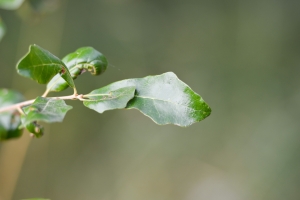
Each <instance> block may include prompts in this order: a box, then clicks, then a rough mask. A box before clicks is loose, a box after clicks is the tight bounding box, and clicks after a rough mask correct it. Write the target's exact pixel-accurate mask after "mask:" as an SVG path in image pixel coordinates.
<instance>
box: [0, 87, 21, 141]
mask: <svg viewBox="0 0 300 200" xmlns="http://www.w3.org/2000/svg"><path fill="white" fill-rule="evenodd" d="M23 100H24V98H23V96H22V95H21V94H20V93H19V92H16V91H13V90H8V89H0V108H2V107H6V106H9V105H12V104H15V103H19V102H21V101H23ZM20 124H21V119H20V115H19V113H18V112H15V111H8V112H3V113H0V140H8V139H11V138H17V137H20V136H21V135H22V130H20V129H19V126H20Z"/></svg>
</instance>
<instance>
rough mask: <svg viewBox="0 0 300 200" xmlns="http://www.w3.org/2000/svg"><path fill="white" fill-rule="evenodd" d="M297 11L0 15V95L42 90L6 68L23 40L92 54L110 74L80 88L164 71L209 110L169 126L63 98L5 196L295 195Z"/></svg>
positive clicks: (216, 6) (287, 7)
mask: <svg viewBox="0 0 300 200" xmlns="http://www.w3.org/2000/svg"><path fill="white" fill-rule="evenodd" d="M299 8H300V1H296V0H294V1H293V0H290V1H289V0H288V1H286V0H252V1H243V0H229V1H222V0H210V1H209V0H98V1H96V0H85V1H80V0H78V1H75V0H73V1H72V0H68V1H67V0H65V1H59V0H56V1H55V0H52V1H51V0H48V1H46V3H45V5H44V7H43V5H40V7H35V8H34V9H32V8H30V7H29V4H28V2H25V4H23V5H22V7H21V8H19V9H18V10H16V11H7V10H0V14H1V17H2V19H3V21H4V22H5V24H6V28H7V34H6V35H5V37H4V38H3V40H2V41H1V42H0V74H1V78H0V87H1V88H13V89H15V90H18V91H20V92H22V93H24V94H25V96H26V98H28V99H30V98H34V97H36V96H38V95H41V94H42V93H43V91H44V86H43V85H37V84H36V83H35V82H34V81H31V80H29V79H26V78H23V77H20V76H18V75H17V73H16V70H15V65H16V63H17V61H18V59H19V58H21V56H23V55H24V54H25V53H26V52H27V50H28V47H29V45H30V44H33V43H35V44H38V45H40V46H41V47H43V48H45V49H48V50H49V51H50V52H52V53H53V54H55V55H57V56H58V57H60V58H62V57H63V56H65V55H66V54H68V53H70V52H73V51H75V50H76V49H77V48H79V47H82V46H93V47H94V48H96V49H97V50H99V51H100V52H102V53H103V54H104V55H106V56H107V58H108V61H109V63H110V65H109V67H108V70H107V72H106V73H104V74H103V75H102V76H100V77H91V76H90V75H89V74H84V75H82V76H81V77H80V78H79V79H78V80H76V82H75V83H76V84H77V87H78V90H79V93H88V92H90V91H91V90H93V89H96V88H99V87H101V86H105V85H107V84H109V83H111V82H114V81H118V80H121V79H126V78H138V77H144V76H147V75H156V74H161V73H164V72H167V71H173V72H175V73H176V74H177V75H178V77H179V78H180V79H181V80H183V81H184V82H186V83H187V84H188V85H190V86H191V88H193V89H194V91H196V92H197V93H199V94H200V95H201V96H202V97H203V98H204V99H205V101H206V102H207V103H208V104H209V105H210V106H211V108H212V115H211V116H210V117H209V118H207V119H206V120H204V121H202V122H200V123H196V124H194V125H192V126H191V127H188V128H180V127H176V126H171V125H168V126H158V125H156V124H155V123H153V122H152V121H151V120H150V119H149V118H147V117H144V116H143V115H142V114H141V113H139V112H138V111H136V110H128V111H124V110H117V111H109V112H105V113H104V114H102V115H100V114H98V113H96V112H95V111H93V110H89V109H87V108H85V107H83V106H82V104H81V102H75V101H74V102H73V101H71V102H68V103H69V104H70V105H72V106H73V107H74V109H73V110H71V111H70V112H69V113H68V115H67V116H66V118H65V120H64V122H63V123H57V124H51V125H46V127H45V128H46V134H45V136H44V137H42V138H41V139H33V140H32V141H31V143H30V145H29V149H28V151H27V154H26V157H25V160H24V163H23V166H22V169H21V172H20V174H19V177H18V182H17V184H16V187H15V188H14V193H13V196H12V199H23V198H31V197H44V198H49V199H52V200H60V199H72V200H83V199H84V200H95V199H101V200H141V199H143V200H200V199H201V200H202V199H203V200H253V199H255V200H269V199H270V200H282V199H285V200H286V199H288V200H296V199H300V190H299V187H300V153H299V150H300V125H299V118H300V112H299V111H300V105H299V104H300V89H299V84H300V78H299V73H300V37H299V36H300V12H299ZM71 93H72V90H70V89H69V90H67V91H65V92H62V95H66V94H71ZM51 95H56V94H55V93H53V94H51ZM24 137H25V138H27V137H28V134H24V136H23V138H24ZM21 140H22V139H20V140H19V141H21ZM8 143H14V145H15V148H16V149H17V148H18V145H19V143H18V141H13V142H8ZM5 145H8V144H7V143H2V144H0V152H1V150H3V149H4V148H5V147H4V146H5ZM18 156H19V154H13V157H14V158H18ZM8 167H11V168H13V166H8ZM2 182H5V180H4V181H3V180H2ZM0 187H1V186H0ZM0 196H1V194H0ZM4 200H6V199H4Z"/></svg>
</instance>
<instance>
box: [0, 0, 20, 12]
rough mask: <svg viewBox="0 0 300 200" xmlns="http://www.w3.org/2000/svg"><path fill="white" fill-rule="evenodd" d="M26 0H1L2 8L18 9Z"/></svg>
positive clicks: (0, 5) (0, 6)
mask: <svg viewBox="0 0 300 200" xmlns="http://www.w3.org/2000/svg"><path fill="white" fill-rule="evenodd" d="M23 1H24V0H0V8H4V9H7V10H15V9H18V8H19V7H20V6H21V4H22V3H23Z"/></svg>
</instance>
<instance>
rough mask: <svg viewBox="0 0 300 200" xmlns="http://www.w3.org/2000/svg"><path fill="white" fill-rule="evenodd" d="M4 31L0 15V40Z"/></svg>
mask: <svg viewBox="0 0 300 200" xmlns="http://www.w3.org/2000/svg"><path fill="white" fill-rule="evenodd" d="M0 1H1V0H0ZM5 32H6V28H5V25H4V23H3V21H2V19H1V17H0V41H1V40H2V38H3V36H4V35H5Z"/></svg>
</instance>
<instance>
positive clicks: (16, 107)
mask: <svg viewBox="0 0 300 200" xmlns="http://www.w3.org/2000/svg"><path fill="white" fill-rule="evenodd" d="M48 98H49V99H63V100H80V101H84V98H83V95H82V94H81V95H77V94H76V95H75V94H73V95H69V96H62V97H48ZM34 101H35V99H32V100H28V101H23V102H20V103H17V104H13V105H10V106H7V107H3V108H0V113H2V112H7V111H11V110H20V109H21V108H22V107H23V106H28V105H30V104H32V103H33V102H34Z"/></svg>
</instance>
